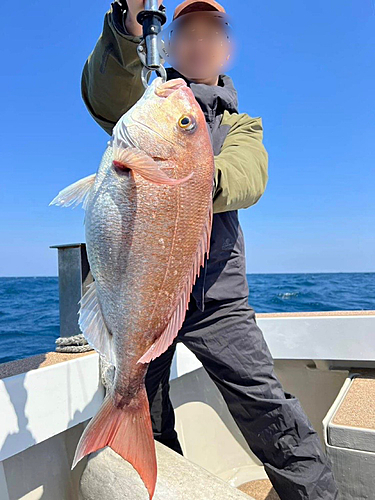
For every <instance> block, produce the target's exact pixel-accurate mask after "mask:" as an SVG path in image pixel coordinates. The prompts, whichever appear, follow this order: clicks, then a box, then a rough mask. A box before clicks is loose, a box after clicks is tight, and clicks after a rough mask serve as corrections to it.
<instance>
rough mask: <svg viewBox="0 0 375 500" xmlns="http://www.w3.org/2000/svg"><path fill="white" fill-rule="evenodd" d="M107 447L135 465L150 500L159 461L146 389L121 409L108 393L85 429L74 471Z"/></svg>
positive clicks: (77, 451) (76, 454) (75, 457)
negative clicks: (89, 456)
mask: <svg viewBox="0 0 375 500" xmlns="http://www.w3.org/2000/svg"><path fill="white" fill-rule="evenodd" d="M105 446H110V447H111V448H112V450H113V451H115V452H116V453H117V454H118V455H120V456H121V457H122V458H123V459H124V460H126V461H128V462H129V463H131V464H132V465H133V467H134V468H135V469H136V471H137V472H138V474H139V475H140V477H141V479H142V481H143V482H144V484H145V486H146V488H147V490H148V493H149V497H150V500H151V499H152V497H153V495H154V491H155V485H156V476H157V462H156V452H155V443H154V436H153V431H152V425H151V419H150V411H149V402H148V397H147V393H146V389H145V387H143V388H142V389H141V390H140V391H139V393H138V395H137V397H136V398H135V399H134V400H133V401H132V402H131V404H129V405H126V406H124V407H122V408H117V407H116V406H115V405H114V402H113V398H112V397H111V396H110V393H109V391H108V392H107V395H106V396H105V398H104V400H103V402H102V405H101V407H100V408H99V411H98V413H97V414H96V415H95V416H94V417H93V418H92V419H91V420H90V422H89V424H88V425H87V426H86V427H85V430H84V431H83V434H82V436H81V438H80V440H79V442H78V445H77V449H76V452H75V455H74V459H73V463H72V466H71V469H74V467H75V466H76V464H77V462H79V461H80V460H81V458H83V457H85V456H86V455H88V454H89V453H93V452H95V451H97V450H100V449H101V448H104V447H105Z"/></svg>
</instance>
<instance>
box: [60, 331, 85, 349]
mask: <svg viewBox="0 0 375 500" xmlns="http://www.w3.org/2000/svg"><path fill="white" fill-rule="evenodd" d="M55 343H56V344H57V346H56V351H57V352H86V351H93V350H94V348H93V347H91V345H90V344H88V342H87V340H86V339H85V337H84V336H83V333H79V334H78V335H73V336H72V337H59V338H58V339H56V340H55Z"/></svg>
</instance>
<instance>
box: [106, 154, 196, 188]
mask: <svg viewBox="0 0 375 500" xmlns="http://www.w3.org/2000/svg"><path fill="white" fill-rule="evenodd" d="M113 163H114V164H115V165H116V164H117V165H119V166H123V167H127V168H130V169H131V170H133V171H134V172H136V173H137V174H139V175H141V176H142V177H143V178H144V179H146V180H148V181H151V182H154V183H155V184H168V185H170V186H175V185H177V184H182V183H183V182H186V181H188V180H189V179H190V178H191V177H192V175H193V173H194V172H190V174H189V175H187V176H186V177H183V178H182V179H173V178H171V177H168V175H167V174H166V173H165V172H163V170H162V169H161V168H160V167H159V165H158V163H157V162H156V161H155V160H154V159H153V158H151V156H149V155H148V154H146V153H145V152H144V151H141V150H140V149H138V148H132V147H129V148H117V149H116V150H115V152H114V156H113Z"/></svg>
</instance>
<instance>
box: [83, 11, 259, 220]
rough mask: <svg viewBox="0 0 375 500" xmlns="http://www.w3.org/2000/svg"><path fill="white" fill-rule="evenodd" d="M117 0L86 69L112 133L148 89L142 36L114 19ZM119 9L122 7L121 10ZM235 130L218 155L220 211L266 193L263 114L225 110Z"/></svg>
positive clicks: (92, 96)
mask: <svg viewBox="0 0 375 500" xmlns="http://www.w3.org/2000/svg"><path fill="white" fill-rule="evenodd" d="M118 8H119V6H118V4H117V3H116V2H113V3H112V4H111V7H110V9H109V10H108V11H107V12H106V14H105V16H104V24H103V31H102V34H101V35H100V37H99V39H98V40H97V43H96V45H95V47H94V49H93V51H92V52H91V54H90V55H89V57H88V59H87V61H86V63H85V65H84V68H83V72H82V80H81V92H82V98H83V101H84V103H85V105H86V107H87V109H88V111H89V112H90V114H91V115H92V117H93V118H94V120H95V121H96V122H97V123H98V124H99V125H100V126H101V127H102V128H103V129H104V130H105V131H106V132H107V133H108V134H110V135H111V134H112V129H113V127H114V125H115V124H116V123H117V121H118V120H119V119H120V117H121V116H122V115H123V114H124V113H126V111H128V110H129V109H130V108H131V107H132V106H133V105H134V104H135V103H136V102H137V101H138V99H140V98H141V97H142V95H143V92H144V87H143V84H142V82H141V77H140V75H141V70H142V64H141V62H140V60H139V57H138V54H137V50H136V49H137V45H138V43H139V42H140V41H141V38H140V37H137V36H132V35H126V34H124V33H122V32H121V31H120V30H119V29H118V27H117V26H116V22H114V15H113V12H114V9H118ZM116 14H117V12H116ZM221 123H222V124H223V125H230V130H229V132H228V135H227V137H226V139H225V141H224V143H223V146H222V149H221V152H220V154H219V155H217V156H215V185H216V189H215V193H214V196H213V210H214V213H218V212H226V211H229V210H237V209H240V208H248V207H250V206H251V205H254V204H255V203H256V202H257V201H258V200H259V198H260V197H261V196H262V194H263V193H264V190H265V188H266V185H267V181H268V154H267V151H266V149H265V147H264V145H263V142H262V141H263V127H262V119H261V118H260V117H257V118H253V117H251V116H249V115H248V114H246V113H239V114H238V113H229V112H228V111H227V110H225V111H224V113H223V116H222V122H221Z"/></svg>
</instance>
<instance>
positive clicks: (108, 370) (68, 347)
mask: <svg viewBox="0 0 375 500" xmlns="http://www.w3.org/2000/svg"><path fill="white" fill-rule="evenodd" d="M55 343H56V344H57V346H56V351H57V352H72V353H77V352H87V351H94V350H95V349H94V348H93V347H91V345H90V344H89V343H88V342H87V340H86V339H85V337H84V335H83V333H79V334H78V335H73V336H72V337H59V338H57V339H56V340H55ZM99 366H100V379H101V382H102V384H103V385H104V387H105V388H106V390H108V388H109V387H111V386H112V384H113V380H114V377H115V367H114V366H113V365H112V364H111V363H109V362H108V361H107V360H106V358H104V356H102V355H101V354H100V353H99Z"/></svg>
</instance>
